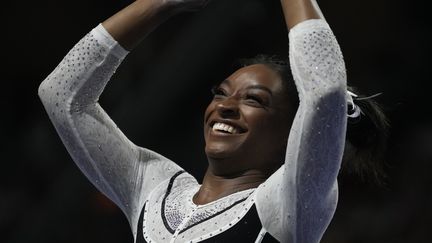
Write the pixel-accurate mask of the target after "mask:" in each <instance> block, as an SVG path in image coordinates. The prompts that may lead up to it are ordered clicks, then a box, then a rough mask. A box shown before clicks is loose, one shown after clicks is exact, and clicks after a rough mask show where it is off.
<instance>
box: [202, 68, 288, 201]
mask: <svg viewBox="0 0 432 243" xmlns="http://www.w3.org/2000/svg"><path fill="white" fill-rule="evenodd" d="M285 89H286V88H285V87H284V86H283V85H282V80H281V78H280V77H279V76H278V74H276V73H275V72H274V71H273V70H272V69H270V68H269V67H267V66H265V65H263V64H257V65H251V66H247V67H244V68H241V69H239V70H238V71H236V72H235V73H233V74H232V75H231V76H229V77H228V78H227V79H226V80H225V81H224V82H222V83H221V84H220V85H219V87H218V88H217V89H216V92H215V95H214V98H213V100H212V102H211V103H210V104H209V105H208V107H207V109H206V112H205V115H204V138H205V141H206V146H205V152H206V154H207V158H208V162H209V167H208V169H207V172H206V174H205V176H204V180H203V184H202V186H201V188H200V190H199V191H198V193H197V194H196V195H195V197H194V202H195V203H197V204H204V203H208V202H210V201H213V200H216V199H218V198H221V197H223V196H226V195H229V194H232V193H234V192H237V191H241V190H245V189H249V188H252V187H256V186H258V185H259V184H261V183H262V182H263V181H265V180H266V179H267V178H268V177H269V176H270V175H271V174H272V173H273V172H274V171H275V170H276V169H277V168H278V167H279V166H280V165H281V164H282V163H283V161H284V156H285V148H286V143H287V138H288V134H289V129H290V127H291V122H292V121H291V116H289V115H288V114H292V113H293V111H291V110H290V109H291V106H290V105H289V103H288V97H287V93H286V90H285ZM215 122H220V123H226V124H229V125H231V126H233V127H235V128H236V130H237V131H238V132H236V133H234V134H230V133H226V132H223V131H218V130H214V129H212V126H213V125H214V123H215Z"/></svg>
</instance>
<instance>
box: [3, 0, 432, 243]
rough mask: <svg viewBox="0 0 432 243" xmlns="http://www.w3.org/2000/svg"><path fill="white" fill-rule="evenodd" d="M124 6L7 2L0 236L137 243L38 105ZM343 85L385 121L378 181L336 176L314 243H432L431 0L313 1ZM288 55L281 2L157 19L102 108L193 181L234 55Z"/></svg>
mask: <svg viewBox="0 0 432 243" xmlns="http://www.w3.org/2000/svg"><path fill="white" fill-rule="evenodd" d="M130 2H131V1H130V0H117V1H114V0H112V1H107V0H105V1H102V0H93V1H84V0H77V1H53V0H45V1H7V2H5V3H2V4H3V7H2V9H1V18H2V31H1V33H2V42H3V43H4V44H3V50H2V59H3V62H2V63H3V65H2V71H1V74H2V82H1V85H2V86H1V87H2V95H1V100H2V101H1V102H2V104H3V105H2V118H1V119H0V121H1V135H2V138H3V139H2V143H3V144H2V145H1V154H2V157H1V169H0V242H8V243H9V242H11V243H20V242H48V243H49V242H65V243H69V242H71V243H72V242H82V243H84V242H106V243H108V242H132V235H131V233H130V230H129V227H128V223H127V221H126V219H125V217H123V215H122V214H121V212H120V211H119V210H118V209H117V208H116V206H114V205H113V204H112V203H111V202H110V201H108V200H107V199H106V198H105V197H104V196H103V195H101V194H100V193H99V192H98V191H96V190H95V188H94V187H93V186H92V185H91V184H90V183H89V182H88V181H87V179H86V178H85V177H84V176H83V175H82V174H81V173H80V171H79V170H78V168H77V167H76V166H75V165H74V163H73V162H72V160H71V158H70V157H69V155H68V154H67V152H66V150H65V148H64V147H63V145H62V143H61V141H60V139H59V138H58V136H57V134H56V133H55V131H54V128H53V126H52V125H51V123H50V121H49V120H48V117H47V115H46V113H45V111H44V109H43V107H42V105H41V103H40V102H39V99H38V97H37V88H38V85H39V83H40V82H41V81H42V80H43V79H44V78H45V77H46V76H47V75H48V74H49V73H50V71H51V70H53V69H54V67H55V66H56V65H57V63H58V62H60V60H61V59H62V58H63V56H64V55H65V54H66V53H67V51H68V50H69V49H70V48H71V47H72V46H73V45H74V44H75V43H76V42H77V41H78V40H79V39H80V38H81V37H82V36H84V35H85V34H86V33H87V32H88V31H89V30H90V29H91V28H93V27H94V26H96V25H97V24H98V23H99V22H101V21H103V20H104V19H106V18H107V17H109V16H110V15H112V14H114V13H115V12H116V11H117V10H120V9H121V8H122V7H124V6H126V5H127V4H129V3H130ZM319 2H320V6H321V9H322V10H323V12H324V13H325V15H326V18H327V21H328V22H329V23H330V25H331V26H332V28H333V31H334V33H335V35H336V36H337V38H338V40H339V43H340V45H341V48H342V50H343V53H344V56H345V60H346V66H347V70H348V77H349V83H350V84H351V85H353V86H356V87H357V88H359V89H360V90H361V91H362V92H363V93H364V94H375V93H378V92H383V95H381V96H379V97H378V98H377V100H378V101H379V102H381V103H382V104H383V107H384V109H385V111H386V113H387V114H388V116H389V118H390V122H391V125H392V128H391V131H390V147H389V150H388V151H387V156H386V161H387V164H388V166H387V174H388V178H387V180H386V185H385V186H382V187H378V186H374V185H371V184H369V183H366V182H364V181H362V180H361V179H360V178H359V177H356V176H355V175H342V176H340V201H339V206H338V210H337V212H336V215H335V217H334V219H333V221H332V223H331V225H330V227H329V228H328V230H327V232H326V235H325V237H324V239H323V240H322V242H325V243H345V242H346V243H357V242H358V243H363V242H368V243H383V242H392V243H408V242H416V243H423V242H431V241H430V239H429V238H430V236H429V235H430V230H431V228H432V227H431V226H432V224H431V223H430V218H432V209H431V205H432V183H431V182H432V179H431V177H430V175H429V174H430V171H431V170H432V122H431V121H432V111H431V108H430V106H431V105H432V104H431V102H430V101H429V98H430V92H431V91H429V90H428V89H427V87H428V86H429V85H428V83H430V81H431V80H430V64H431V62H430V54H431V50H430V43H432V42H431V38H430V35H429V32H430V25H429V24H428V23H427V19H428V14H429V11H428V8H426V5H425V4H426V1H418V0H414V1H401V0H396V1H383V0H365V1H344V0H334V1H329V0H321V1H319ZM259 53H264V54H277V55H280V56H282V57H287V55H288V38H287V31H286V29H285V26H284V23H283V19H282V12H281V10H280V7H279V1H278V0H214V1H213V2H212V3H210V4H209V5H208V7H207V8H206V9H204V10H203V11H201V12H198V13H188V14H182V15H179V16H176V17H174V18H172V19H170V20H169V21H168V22H166V23H164V24H163V25H162V26H160V28H158V29H157V30H156V31H155V32H154V33H153V34H152V35H151V36H149V37H148V38H147V39H146V40H145V41H144V42H143V43H142V45H141V46H139V47H138V48H137V49H136V50H134V51H133V52H132V53H130V54H129V56H128V57H127V59H126V61H125V62H124V63H123V65H122V66H121V67H120V68H119V70H118V72H117V73H116V75H115V76H114V78H113V80H112V82H110V84H109V86H108V87H107V88H106V90H105V92H104V94H103V95H102V97H101V104H102V106H103V107H104V108H105V110H107V111H108V113H109V114H110V115H111V117H112V118H113V120H114V121H116V123H117V124H118V126H119V127H120V128H121V129H122V130H123V132H124V133H125V134H126V135H127V136H128V137H129V138H130V139H131V140H132V141H134V142H135V143H136V144H138V145H141V146H145V147H148V148H150V149H153V150H155V151H157V152H159V153H161V154H164V155H165V156H167V157H168V158H171V159H173V160H175V161H177V162H178V163H179V164H180V165H181V166H183V167H184V168H185V169H186V170H188V171H190V172H191V173H192V174H193V175H195V176H197V177H198V178H201V177H202V174H203V172H204V169H205V167H206V159H205V156H204V152H203V138H202V135H201V130H202V114H203V111H204V109H205V107H206V104H207V102H208V101H209V100H210V97H211V95H210V92H209V90H210V88H211V86H212V84H214V83H216V82H218V81H221V80H222V79H223V78H225V77H226V76H227V75H228V74H229V73H230V72H231V71H232V64H233V63H234V61H235V60H236V59H237V58H240V57H252V56H255V55H256V54H259Z"/></svg>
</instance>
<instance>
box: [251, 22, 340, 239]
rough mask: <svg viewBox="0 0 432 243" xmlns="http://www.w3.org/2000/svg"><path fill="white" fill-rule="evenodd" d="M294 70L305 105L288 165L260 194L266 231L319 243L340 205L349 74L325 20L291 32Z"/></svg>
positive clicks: (294, 132) (288, 151) (294, 128)
mask: <svg viewBox="0 0 432 243" xmlns="http://www.w3.org/2000/svg"><path fill="white" fill-rule="evenodd" d="M289 40H290V64H291V70H292V73H293V77H294V81H295V84H296V87H297V90H298V93H299V99H300V105H299V108H298V110H297V114H296V116H295V119H294V121H293V124H292V127H291V131H290V135H289V138H288V145H287V149H286V158H285V163H284V165H283V166H282V167H281V168H280V169H279V170H278V171H276V172H275V173H274V174H273V175H272V176H271V177H270V178H269V179H268V180H267V181H266V182H265V183H263V184H262V185H261V186H260V187H259V188H258V193H257V202H256V204H257V208H258V213H259V216H260V219H261V222H262V223H263V226H264V228H265V229H266V230H267V231H268V232H269V233H271V234H272V235H273V236H275V237H276V238H277V239H279V240H280V241H282V242H295V243H315V242H319V241H320V239H321V237H322V235H323V234H324V231H325V229H326V228H327V226H328V224H329V223H330V220H331V218H332V217H333V214H334V212H335V209H336V204H337V196H338V189H337V175H338V172H339V168H340V164H341V160H342V154H343V150H344V144H345V131H346V120H347V119H346V72H345V64H344V61H343V57H342V54H341V51H340V48H339V45H338V43H337V41H336V39H335V37H334V35H333V33H332V31H331V29H330V27H329V26H328V24H327V23H326V22H325V21H324V20H317V19H312V20H307V21H304V22H301V23H299V24H297V25H296V26H295V27H293V28H292V29H291V30H290V33H289Z"/></svg>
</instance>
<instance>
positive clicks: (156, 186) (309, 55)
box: [39, 20, 346, 243]
mask: <svg viewBox="0 0 432 243" xmlns="http://www.w3.org/2000/svg"><path fill="white" fill-rule="evenodd" d="M289 38H290V63H291V69H292V72H293V77H294V80H295V83H296V86H297V89H298V92H299V98H300V106H299V108H298V111H297V114H296V117H295V119H294V122H293V125H292V128H291V133H290V136H289V139H288V145H287V151H286V160H285V164H284V165H283V166H282V167H281V168H280V169H279V170H278V171H276V172H275V173H274V174H273V175H272V176H271V177H270V178H268V180H267V181H266V182H264V183H263V184H261V185H260V186H259V187H258V188H257V189H255V190H253V189H252V190H250V191H244V192H238V193H235V194H232V195H230V196H227V197H225V198H222V199H220V200H218V201H216V202H214V203H211V204H209V205H202V206H197V205H194V204H193V203H192V196H193V194H194V193H195V192H196V191H197V190H198V188H199V184H198V183H197V182H196V180H195V179H194V178H193V177H192V176H191V175H189V174H187V173H185V172H182V168H180V167H179V166H178V165H176V164H175V163H174V162H172V161H170V160H169V159H167V158H165V157H163V156H162V155H160V154H157V153H155V152H153V151H150V150H148V149H145V148H141V147H138V146H136V145H135V144H133V143H132V142H131V141H129V140H128V139H127V138H126V137H125V135H124V134H123V133H122V132H121V131H120V130H119V129H118V128H117V126H116V125H115V124H114V122H113V121H112V120H111V119H110V118H109V116H108V115H107V113H106V112H105V111H104V110H103V109H102V108H101V107H100V105H99V104H98V98H99V95H100V94H101V92H102V91H103V88H104V87H105V85H106V84H107V82H108V81H109V80H110V78H111V76H112V75H113V73H114V72H115V70H116V68H117V67H118V65H120V63H121V62H122V60H123V58H124V57H125V56H126V55H127V52H126V51H125V50H124V49H123V48H122V47H121V46H120V45H118V43H117V42H116V41H115V40H114V39H113V38H112V37H111V36H110V35H109V34H108V33H107V32H106V30H105V29H104V28H103V27H102V26H101V25H99V26H98V27H96V28H95V29H94V30H92V31H91V32H90V33H89V34H88V35H86V36H85V37H84V38H83V39H82V40H80V41H79V42H78V44H77V45H76V46H75V47H74V48H72V50H71V51H70V52H69V53H68V54H67V55H66V57H65V58H64V59H63V60H62V61H61V63H60V64H59V65H58V66H57V68H56V69H55V70H54V71H53V72H52V73H51V74H50V75H49V76H48V77H47V78H46V79H45V80H44V81H43V83H42V84H41V86H40V88H39V95H40V97H41V99H42V101H43V104H44V106H45V108H46V110H47V112H48V114H49V117H50V119H51V121H52V123H53V124H54V126H55V128H56V130H57V132H58V134H59V135H60V137H61V139H62V141H63V143H64V144H65V146H66V148H67V150H68V152H69V153H70V154H71V156H72V158H73V160H74V161H75V163H76V164H77V165H78V166H79V168H80V169H81V170H82V171H83V173H84V174H85V175H86V176H87V177H88V178H89V179H90V181H91V182H92V183H93V184H94V185H95V186H96V187H97V188H98V189H99V190H101V191H102V192H103V193H104V194H106V195H107V196H108V197H109V198H110V199H111V200H113V201H114V202H115V203H116V204H117V205H118V206H119V207H120V208H121V209H122V210H123V212H124V213H125V215H126V216H127V218H128V220H129V222H130V224H131V228H132V230H133V233H134V236H135V238H136V236H137V233H138V234H143V235H144V236H145V238H146V240H150V241H152V242H167V241H172V242H183V241H185V240H191V241H201V240H204V239H209V238H211V237H213V236H214V235H215V234H217V232H223V231H225V230H227V229H229V228H230V227H232V226H233V225H234V224H236V223H237V222H238V221H239V220H240V219H241V218H242V217H243V216H244V215H245V214H246V212H247V211H248V210H249V208H250V207H251V206H252V205H254V204H255V206H256V208H257V212H258V215H259V219H260V221H261V223H262V225H263V232H264V233H265V232H268V233H270V234H271V235H272V236H273V237H275V238H276V239H278V240H280V241H282V242H297V243H314V242H319V241H320V239H321V237H322V234H323V233H324V231H325V229H326V227H327V226H328V224H329V222H330V220H331V218H332V216H333V214H334V211H335V209H336V203H337V181H336V177H337V174H338V171H339V167H340V162H341V158H342V153H343V147H344V139H345V129H346V114H345V113H346V105H345V104H346V77H345V67H344V62H343V58H342V54H341V52H340V49H339V46H338V44H337V42H336V39H335V37H334V35H333V34H332V32H331V30H330V28H329V27H328V25H327V23H326V22H325V21H324V20H308V21H305V22H302V23H300V24H298V25H297V26H295V27H294V28H292V29H291V31H290V34H289ZM172 178H175V179H174V180H173V179H172ZM169 187H171V189H170V191H169V193H168V189H169ZM144 205H145V209H144V210H145V214H144V219H145V221H144V223H143V228H142V229H138V232H137V228H138V227H137V225H138V219H139V216H140V212H141V211H142V209H143V207H144ZM188 217H189V218H188Z"/></svg>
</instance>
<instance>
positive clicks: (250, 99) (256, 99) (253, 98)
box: [246, 94, 264, 106]
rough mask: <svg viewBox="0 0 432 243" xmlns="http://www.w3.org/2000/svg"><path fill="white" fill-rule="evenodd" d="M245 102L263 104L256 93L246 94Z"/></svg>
mask: <svg viewBox="0 0 432 243" xmlns="http://www.w3.org/2000/svg"><path fill="white" fill-rule="evenodd" d="M246 102H247V103H248V104H251V105H256V106H264V100H263V99H262V98H261V97H259V96H257V95H250V94H249V95H246Z"/></svg>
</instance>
